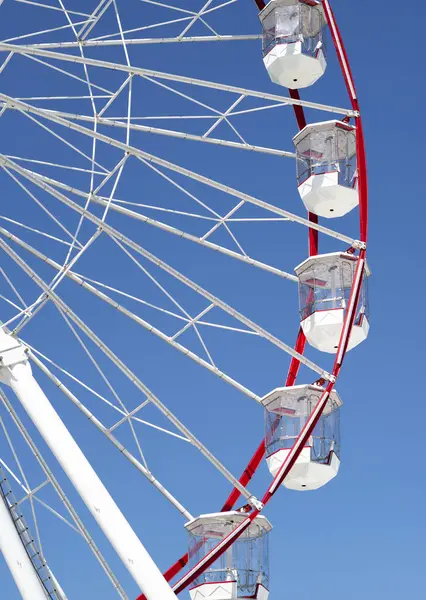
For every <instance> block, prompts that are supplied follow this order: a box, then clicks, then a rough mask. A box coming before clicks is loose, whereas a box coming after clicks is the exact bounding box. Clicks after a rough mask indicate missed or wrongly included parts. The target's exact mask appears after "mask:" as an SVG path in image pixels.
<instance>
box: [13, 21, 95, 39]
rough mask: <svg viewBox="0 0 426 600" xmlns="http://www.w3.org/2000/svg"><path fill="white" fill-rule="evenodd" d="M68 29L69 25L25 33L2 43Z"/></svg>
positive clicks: (80, 23)
mask: <svg viewBox="0 0 426 600" xmlns="http://www.w3.org/2000/svg"><path fill="white" fill-rule="evenodd" d="M85 22H86V21H81V22H79V23H75V25H82V24H83V23H85ZM70 27H71V25H61V26H60V27H53V28H51V29H42V30H40V31H34V32H32V33H27V34H25V35H18V36H16V37H13V38H8V39H6V40H4V41H5V42H15V41H18V40H24V39H26V38H29V37H34V36H37V35H45V34H46V33H53V32H56V31H61V30H62V29H69V28H70Z"/></svg>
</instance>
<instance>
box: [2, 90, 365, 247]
mask: <svg viewBox="0 0 426 600" xmlns="http://www.w3.org/2000/svg"><path fill="white" fill-rule="evenodd" d="M0 99H3V100H5V101H6V102H8V103H10V104H12V105H13V104H16V105H17V107H18V108H19V109H20V110H21V109H22V110H23V112H24V111H25V110H28V111H29V112H32V113H35V114H38V115H40V116H44V117H45V118H46V119H49V120H52V121H54V122H57V123H59V124H61V125H65V126H66V127H69V128H72V129H75V130H76V131H79V132H80V133H84V134H85V135H88V136H89V137H93V138H96V139H98V140H100V141H103V142H105V143H108V144H110V145H111V146H115V147H116V148H119V149H121V150H123V151H124V152H128V153H129V154H132V155H134V156H136V157H137V158H139V159H140V160H147V161H150V162H153V163H154V164H157V165H159V166H162V167H165V168H166V169H169V170H171V171H174V172H176V173H180V174H181V175H185V176H187V177H188V178H189V179H193V180H195V181H198V182H200V183H203V184H205V185H207V186H209V187H212V188H214V189H217V190H219V191H221V192H224V193H226V194H229V195H230V196H234V197H236V198H239V199H240V200H245V201H247V202H249V203H250V204H253V205H255V206H258V207H260V208H263V209H266V210H269V211H270V212H274V213H276V214H279V215H281V216H285V217H287V218H288V219H289V220H290V221H294V222H295V223H299V224H301V225H305V227H308V228H310V229H316V230H317V231H320V232H321V233H324V234H325V235H329V236H330V237H334V238H336V239H339V240H341V241H344V242H345V243H347V244H349V245H350V246H352V245H353V244H354V243H356V240H353V239H352V238H350V237H348V236H346V235H343V234H341V233H338V232H336V231H334V230H332V229H329V228H327V227H323V226H322V225H318V224H316V223H312V222H311V221H309V220H308V219H306V218H303V217H299V216H298V215H294V214H293V213H290V212H289V211H286V210H284V209H282V208H279V207H277V206H274V205H272V204H269V203H268V202H265V201H263V200H259V199H258V198H255V197H254V196H251V195H250V194H247V193H244V192H240V191H239V190H236V189H235V188H232V187H230V186H227V185H225V184H222V183H219V182H217V181H214V180H213V179H210V178H209V177H205V176H204V175H200V174H198V173H195V172H194V171H191V170H190V169H186V168H184V167H180V166H179V165H177V164H175V163H172V162H171V161H168V160H165V159H162V158H159V157H157V156H154V155H153V154H150V153H148V152H144V151H143V150H139V149H138V148H134V147H133V146H129V145H128V144H124V143H123V142H120V141H118V140H115V139H114V138H111V137H109V136H106V135H104V134H101V133H98V132H95V131H92V130H90V129H87V128H86V127H83V126H81V125H78V124H77V123H72V122H71V121H67V120H66V119H63V118H62V117H58V116H55V115H53V114H51V113H49V112H46V111H43V110H40V109H37V108H35V107H33V106H30V105H28V104H24V103H22V102H20V101H17V100H13V99H12V98H10V97H8V96H6V95H5V94H1V93H0ZM2 159H3V161H4V162H5V164H6V165H9V166H11V168H14V169H15V170H17V166H16V165H13V163H12V161H10V159H6V157H5V156H4V155H3V156H2ZM12 165H13V167H12Z"/></svg>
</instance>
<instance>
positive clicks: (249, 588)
mask: <svg viewBox="0 0 426 600" xmlns="http://www.w3.org/2000/svg"><path fill="white" fill-rule="evenodd" d="M246 518H247V515H245V514H244V513H241V512H236V511H233V512H221V513H213V514H208V515H201V516H200V517H198V518H196V519H193V520H192V521H189V523H186V525H185V528H186V530H187V531H188V534H189V557H190V561H191V562H192V563H193V564H197V563H198V562H199V561H200V560H201V559H202V558H204V556H206V554H208V552H209V551H210V550H211V549H212V548H214V547H215V546H216V545H217V544H218V543H219V542H220V541H221V540H223V539H224V538H225V537H226V536H227V535H229V534H230V533H231V531H232V530H233V529H235V527H237V526H238V525H239V524H240V523H242V522H243V521H244V520H245V519H246ZM271 529H272V526H271V524H270V523H269V521H268V519H266V517H263V516H260V515H259V516H258V517H256V519H255V520H254V521H253V522H252V523H251V525H250V526H249V527H248V528H247V529H246V530H245V532H244V533H243V534H242V535H241V536H240V537H239V538H238V540H237V541H236V542H234V543H233V545H232V546H231V547H230V548H229V549H228V550H226V552H225V553H224V554H223V555H222V556H221V557H219V558H218V559H217V560H216V562H214V563H213V564H212V565H211V566H210V567H209V568H208V569H207V570H206V571H204V573H203V574H202V575H200V577H199V578H198V579H197V580H196V581H195V584H194V586H193V587H192V588H191V589H190V591H189V593H190V596H191V600H204V599H205V598H208V599H209V600H242V599H243V598H251V599H253V600H268V596H269V592H268V587H269V563H268V533H269V532H270V531H271Z"/></svg>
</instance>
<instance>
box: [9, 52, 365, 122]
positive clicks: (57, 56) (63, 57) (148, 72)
mask: <svg viewBox="0 0 426 600" xmlns="http://www.w3.org/2000/svg"><path fill="white" fill-rule="evenodd" d="M1 50H4V51H6V52H15V53H17V54H26V55H27V54H28V55H34V56H44V57H46V58H51V59H53V60H59V61H65V62H73V63H80V64H83V65H87V66H92V67H100V68H105V69H112V70H113V71H124V72H126V73H133V74H134V75H142V76H144V75H145V76H148V77H154V78H157V79H165V80H169V81H176V82H179V83H187V84H190V85H195V86H200V87H206V88H210V89H216V90H220V91H223V92H234V93H236V94H243V95H244V96H252V97H253V98H262V99H264V100H275V101H277V102H285V103H286V104H291V105H296V106H304V107H306V108H312V109H315V110H322V111H325V112H331V113H337V114H340V115H345V116H350V117H356V116H358V112H357V111H354V110H352V109H349V108H340V107H337V106H329V105H327V104H319V103H318V102H309V101H307V100H295V99H293V98H290V97H288V96H278V95H277V94H269V93H266V92H257V91H255V90H250V89H247V88H241V87H237V86H234V85H227V84H221V83H217V82H213V81H206V80H203V79H196V78H194V77H185V76H183V75H174V74H172V73H163V72H161V71H155V70H153V69H144V68H142V67H135V66H133V65H131V66H127V65H123V64H120V63H112V62H108V61H104V60H97V59H91V58H88V57H87V56H84V57H81V56H75V55H73V54H65V53H63V52H50V51H48V50H43V49H41V48H36V47H34V46H32V45H16V44H7V43H3V42H1V43H0V51H1Z"/></svg>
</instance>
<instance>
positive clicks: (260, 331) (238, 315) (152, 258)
mask: <svg viewBox="0 0 426 600" xmlns="http://www.w3.org/2000/svg"><path fill="white" fill-rule="evenodd" d="M0 95H1V94H0ZM1 158H2V157H1V155H0V159H1ZM4 160H6V161H7V162H8V164H11V165H13V166H12V168H13V169H15V170H16V171H18V172H20V173H22V174H23V175H24V177H27V178H28V179H29V180H31V181H34V183H35V184H36V185H38V186H40V187H42V188H43V189H45V190H46V191H49V193H51V194H52V195H53V196H55V197H56V198H58V199H59V200H61V201H62V202H64V204H66V205H67V206H69V207H70V208H72V209H73V210H75V211H77V212H79V213H80V214H84V215H85V217H86V219H88V220H89V221H92V222H93V223H95V224H96V225H98V226H100V227H101V228H102V229H103V230H104V231H105V232H106V233H108V234H110V235H111V236H112V237H113V238H115V239H117V240H120V241H121V242H123V243H124V244H125V245H126V246H128V247H129V248H132V249H133V250H135V251H136V252H137V253H138V254H140V255H142V256H144V257H145V258H147V259H148V260H149V261H150V262H152V263H153V264H155V265H157V266H158V267H160V268H161V269H163V270H164V271H166V272H167V273H169V274H170V275H172V276H173V277H175V278H176V279H178V280H179V281H181V282H182V283H184V284H185V285H187V286H188V287H190V288H191V289H193V290H194V291H195V292H197V293H199V294H200V295H202V296H204V297H205V298H206V299H207V300H209V301H210V302H212V303H213V304H215V305H216V306H218V307H219V308H221V309H222V310H224V311H225V312H227V313H228V314H230V315H231V316H232V317H235V318H236V319H237V320H239V321H240V322H241V323H243V324H244V325H246V326H247V327H250V329H252V330H253V331H255V332H256V333H258V334H259V335H261V336H262V337H265V338H266V339H267V340H268V341H270V342H272V343H273V344H274V345H275V346H277V347H278V348H281V349H282V350H284V351H285V352H287V353H288V354H290V355H291V356H294V357H295V358H297V359H298V360H300V362H302V363H303V364H304V365H306V366H308V367H309V368H310V369H312V370H313V371H315V372H317V373H319V374H320V375H321V376H323V377H325V378H328V374H327V373H324V371H323V369H322V368H321V367H319V366H318V365H316V364H315V363H314V362H313V361H311V360H309V359H308V358H306V357H305V356H303V355H302V354H300V353H299V352H296V351H295V350H294V349H293V348H292V347H291V346H289V345H288V344H285V343H284V342H283V341H281V340H279V339H278V338H277V337H276V336H274V335H272V334H271V333H269V332H268V331H266V330H265V329H264V328H263V327H260V326H259V325H257V324H256V323H254V322H253V321H252V320H251V319H249V318H247V317H246V316H245V315H243V314H242V313H240V312H239V311H237V310H236V309H235V308H233V307H231V306H229V305H228V304H227V303H226V302H224V301H223V300H221V299H220V298H218V297H217V296H215V295H214V294H211V293H210V292H208V291H207V290H205V289H203V288H202V287H201V286H200V285H198V284H196V283H195V282H193V281H191V279H189V278H188V277H186V276H185V275H183V274H182V273H180V272H179V271H177V269H174V268H173V267H171V266H170V265H168V264H167V263H165V262H164V261H162V260H161V259H159V258H157V257H156V256H154V255H153V254H152V253H151V252H148V251H147V250H145V249H144V248H142V247H141V246H140V245H139V244H137V243H136V242H133V241H132V240H131V239H129V238H128V237H127V236H125V235H124V234H122V233H121V232H119V231H117V230H116V229H114V227H111V226H110V225H108V224H107V223H103V222H102V221H101V219H99V218H98V217H96V216H95V215H94V214H92V213H90V212H87V211H85V210H84V209H83V208H82V207H81V206H79V205H78V204H77V203H76V202H73V201H72V200H70V199H69V198H67V197H66V196H64V194H61V193H60V192H59V191H57V190H55V189H54V188H52V187H51V186H49V185H47V184H46V183H43V182H42V181H40V178H38V177H34V176H33V174H31V173H29V172H27V171H26V170H25V169H21V168H20V167H19V166H18V165H16V164H14V163H11V161H9V159H4ZM2 245H3V243H2ZM3 247H4V246H3ZM23 268H24V270H26V269H27V266H25V267H24V266H23Z"/></svg>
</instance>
